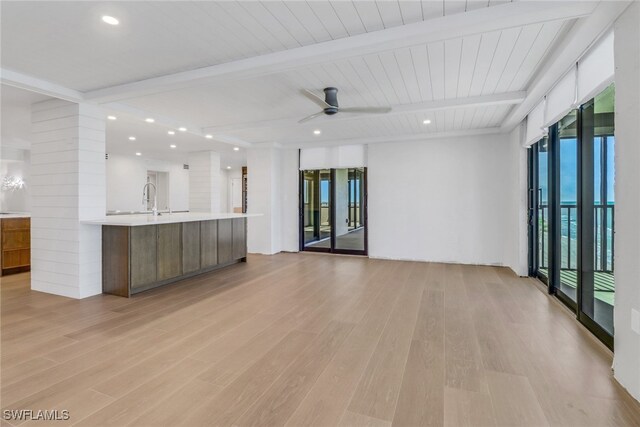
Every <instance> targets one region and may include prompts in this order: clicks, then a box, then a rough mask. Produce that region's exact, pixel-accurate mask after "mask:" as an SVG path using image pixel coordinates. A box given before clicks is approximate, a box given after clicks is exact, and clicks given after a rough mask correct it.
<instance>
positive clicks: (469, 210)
mask: <svg viewBox="0 0 640 427" xmlns="http://www.w3.org/2000/svg"><path fill="white" fill-rule="evenodd" d="M508 144H509V137H508V135H489V136H474V137H460V138H447V139H442V140H425V141H419V142H403V143H387V144H371V145H369V150H368V166H369V169H368V180H369V183H368V191H369V255H370V256H371V257H375V258H391V259H404V260H419V261H435V262H453V263H464V264H491V265H507V264H508V261H507V259H506V257H505V250H504V248H505V245H506V244H507V243H508V242H510V241H511V239H512V236H511V235H510V234H509V233H511V231H512V230H508V229H507V227H505V223H506V222H507V216H508V214H507V212H506V210H507V205H508V203H513V201H511V195H510V193H511V190H512V188H511V184H510V181H512V180H513V176H511V175H510V173H511V171H510V168H509V162H510V161H512V159H511V158H510V156H509V150H508ZM511 209H512V208H511V207H509V210H511Z"/></svg>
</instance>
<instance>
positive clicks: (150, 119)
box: [144, 117, 155, 123]
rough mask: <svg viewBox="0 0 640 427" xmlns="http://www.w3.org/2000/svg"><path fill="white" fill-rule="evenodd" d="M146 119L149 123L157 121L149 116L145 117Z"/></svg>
mask: <svg viewBox="0 0 640 427" xmlns="http://www.w3.org/2000/svg"><path fill="white" fill-rule="evenodd" d="M144 121H145V122H147V123H153V122H155V119H152V118H151V117H148V118H146V119H144Z"/></svg>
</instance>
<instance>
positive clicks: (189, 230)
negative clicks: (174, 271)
mask: <svg viewBox="0 0 640 427" xmlns="http://www.w3.org/2000/svg"><path fill="white" fill-rule="evenodd" d="M200 246H201V238H200V222H199V221H194V222H185V223H183V224H182V272H183V273H185V274H186V273H191V272H193V271H198V270H200V265H201V263H200V259H201V255H200Z"/></svg>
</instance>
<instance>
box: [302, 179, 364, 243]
mask: <svg viewBox="0 0 640 427" xmlns="http://www.w3.org/2000/svg"><path fill="white" fill-rule="evenodd" d="M366 201H367V170H366V168H339V169H318V170H302V171H300V250H301V251H311V252H329V253H339V254H352V255H367V253H368V248H367V243H368V236H367V209H366V207H367V206H366V204H367V202H366Z"/></svg>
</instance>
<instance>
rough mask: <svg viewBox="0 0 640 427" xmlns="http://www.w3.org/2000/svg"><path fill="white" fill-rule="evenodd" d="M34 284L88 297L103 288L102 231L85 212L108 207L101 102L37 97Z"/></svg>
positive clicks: (33, 180)
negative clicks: (86, 221)
mask: <svg viewBox="0 0 640 427" xmlns="http://www.w3.org/2000/svg"><path fill="white" fill-rule="evenodd" d="M32 130H33V137H32V142H31V153H32V154H31V156H32V165H31V184H30V185H31V198H32V209H31V287H32V289H35V290H38V291H41V292H48V293H54V294H58V295H64V296H68V297H72V298H84V297H87V296H90V295H96V294H99V293H101V292H102V237H101V232H102V231H101V229H100V227H96V226H88V225H82V224H80V221H81V220H83V219H90V218H96V217H100V216H103V215H104V213H105V211H106V182H105V119H104V115H103V112H102V111H101V110H100V109H99V108H97V107H94V106H89V105H79V104H73V103H70V102H66V101H60V100H51V101H43V102H40V103H37V104H34V105H33V108H32Z"/></svg>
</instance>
